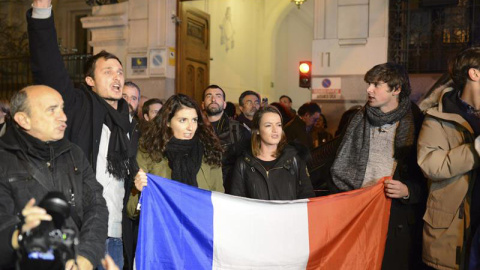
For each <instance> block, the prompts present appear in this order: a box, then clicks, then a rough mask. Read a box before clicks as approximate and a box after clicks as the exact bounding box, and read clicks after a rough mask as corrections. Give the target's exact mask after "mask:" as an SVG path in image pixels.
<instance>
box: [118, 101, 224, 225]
mask: <svg viewBox="0 0 480 270" xmlns="http://www.w3.org/2000/svg"><path fill="white" fill-rule="evenodd" d="M152 121H153V124H152V125H150V126H149V127H148V129H147V130H146V131H145V132H144V134H142V137H141V138H140V142H139V148H138V154H137V162H138V165H139V167H140V168H141V171H140V172H139V173H138V174H137V176H136V177H135V187H136V188H137V190H138V191H142V189H143V188H144V187H145V186H146V185H147V177H146V175H145V173H151V174H155V175H158V176H161V177H164V178H168V179H172V180H175V181H178V182H181V183H184V184H187V185H190V186H195V187H198V188H201V189H205V190H211V191H219V192H224V188H223V179H222V169H221V160H222V148H221V146H220V142H219V140H218V139H217V136H215V133H214V132H213V129H212V127H211V126H210V123H209V122H208V121H207V119H206V118H205V117H203V115H202V112H201V111H200V107H199V106H198V104H197V103H196V102H195V101H194V100H193V99H192V98H190V97H188V96H186V95H183V94H177V95H173V96H171V97H170V98H169V99H168V100H167V102H165V104H164V105H163V107H162V108H161V110H160V112H159V113H158V116H157V117H155V118H154V119H153V120H152ZM137 203H138V194H133V193H132V194H131V195H130V199H129V202H128V206H127V214H128V216H129V217H131V218H134V217H136V216H137V215H138V213H136V212H137V211H136V205H137Z"/></svg>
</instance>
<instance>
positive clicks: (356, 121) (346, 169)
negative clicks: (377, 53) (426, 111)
mask: <svg viewBox="0 0 480 270" xmlns="http://www.w3.org/2000/svg"><path fill="white" fill-rule="evenodd" d="M397 121H400V122H399V124H398V126H397V129H396V132H395V145H394V158H395V159H396V160H398V159H399V158H401V157H404V156H405V155H406V154H408V153H409V151H411V150H412V147H413V146H414V143H415V142H414V141H415V124H414V120H413V113H412V109H411V101H410V100H409V99H404V100H403V101H400V103H399V105H398V107H397V108H396V109H395V110H393V111H390V112H388V113H384V112H382V111H381V110H380V109H379V108H374V107H370V106H369V105H368V104H367V105H365V106H364V107H363V108H362V110H360V111H359V112H357V114H355V116H354V117H353V118H352V120H351V121H350V124H349V125H348V127H347V130H346V131H345V135H344V138H343V141H342V143H341V144H340V146H339V149H338V151H337V156H336V158H335V161H334V163H333V165H332V168H331V170H330V171H331V174H332V180H333V182H334V183H335V185H336V186H337V187H338V189H339V190H340V191H348V190H354V189H358V188H360V187H361V185H362V183H363V180H364V178H365V171H366V168H367V163H368V156H369V149H370V129H371V128H375V127H381V126H383V125H385V124H393V123H396V122H397Z"/></svg>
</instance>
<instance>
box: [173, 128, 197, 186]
mask: <svg viewBox="0 0 480 270" xmlns="http://www.w3.org/2000/svg"><path fill="white" fill-rule="evenodd" d="M165 155H166V157H167V159H168V166H169V167H170V169H172V176H171V178H172V179H173V180H176V181H178V182H180V183H184V184H187V185H190V186H194V187H198V183H197V173H198V171H199V170H200V166H201V165H202V157H203V144H202V143H201V142H200V140H199V139H198V137H197V136H194V137H193V139H191V140H179V139H176V138H175V137H172V139H170V141H169V142H168V143H167V145H166V148H165Z"/></svg>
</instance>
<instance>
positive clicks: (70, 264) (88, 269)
mask: <svg viewBox="0 0 480 270" xmlns="http://www.w3.org/2000/svg"><path fill="white" fill-rule="evenodd" d="M92 269H93V265H92V263H91V262H90V261H89V260H88V259H87V258H85V257H83V256H80V255H78V256H77V265H75V261H74V260H68V261H67V263H66V264H65V270H92Z"/></svg>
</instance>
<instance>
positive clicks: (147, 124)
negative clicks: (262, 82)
mask: <svg viewBox="0 0 480 270" xmlns="http://www.w3.org/2000/svg"><path fill="white" fill-rule="evenodd" d="M27 21H28V36H29V46H30V54H31V64H32V73H33V76H34V79H35V82H36V85H34V86H29V87H26V88H24V89H22V90H20V91H19V92H17V93H16V94H15V95H14V96H13V97H12V99H11V100H10V101H4V100H2V101H0V137H1V138H0V216H1V217H2V223H1V225H0V235H1V238H0V239H2V241H1V243H0V268H1V269H13V268H15V267H19V268H20V269H23V268H25V269H29V267H32V260H34V259H32V258H31V257H30V256H29V254H26V252H25V250H24V247H25V238H26V237H27V236H28V235H30V233H31V232H32V231H35V230H36V229H37V228H39V225H40V224H42V223H43V222H48V221H51V220H52V219H53V217H52V214H51V213H48V212H47V211H46V210H45V209H44V208H42V207H40V206H39V205H38V204H37V203H38V202H40V201H41V200H42V198H44V196H45V195H46V194H48V193H49V192H51V191H59V192H61V193H62V194H63V195H64V196H65V198H66V200H67V202H68V205H69V208H70V212H71V214H70V217H69V218H67V220H66V225H68V226H70V227H72V228H74V229H75V230H76V231H77V232H78V240H79V241H78V245H77V247H76V249H75V254H74V255H73V256H70V257H68V258H65V257H62V256H58V257H61V258H62V259H61V260H53V261H52V260H40V262H39V261H38V260H35V263H34V265H35V266H34V267H35V268H38V269H42V268H44V269H64V268H65V269H82V270H83V269H94V268H97V269H116V267H118V268H119V269H133V268H134V261H135V248H136V235H137V233H138V222H139V213H140V211H141V206H140V205H139V203H138V202H139V197H140V195H141V192H142V190H143V189H144V188H146V187H147V186H148V179H147V173H151V174H155V175H158V176H162V177H164V178H168V179H172V180H174V181H178V182H181V183H184V184H186V185H190V186H194V187H198V188H200V189H205V190H210V191H216V192H222V193H227V194H231V195H235V196H242V197H247V198H253V199H262V200H295V199H303V198H311V197H315V196H316V190H315V189H316V187H317V182H318V181H317V179H314V177H312V176H311V175H310V170H311V168H309V167H310V166H311V162H312V161H311V155H312V154H313V153H321V152H322V151H324V152H326V151H328V153H330V154H329V155H331V163H329V164H325V167H326V168H327V170H328V173H325V176H326V177H325V180H324V181H325V183H324V184H325V186H327V187H328V194H334V193H340V192H346V191H350V190H355V189H360V188H365V187H368V186H371V185H375V184H377V182H378V181H379V179H381V178H383V177H385V176H391V180H387V181H385V182H384V190H385V196H386V197H388V198H391V209H390V220H389V227H388V233H387V240H386V245H385V252H384V256H383V262H382V269H478V268H479V267H480V256H479V255H480V232H478V231H477V228H478V226H479V224H480V199H479V197H480V184H477V183H476V182H477V181H476V179H477V178H478V177H479V174H478V173H477V171H478V167H479V165H480V158H479V153H480V136H479V135H480V134H479V133H480V48H470V49H467V50H464V51H462V52H461V53H459V54H458V56H457V57H456V58H455V59H454V61H452V64H451V67H450V75H451V79H452V80H451V81H450V82H449V83H447V84H446V85H442V86H441V87H439V88H438V89H437V91H434V92H433V93H432V96H433V97H430V98H429V99H425V101H424V104H422V108H426V109H425V110H423V111H421V110H420V109H419V107H418V106H417V105H416V104H415V103H413V102H412V101H410V98H409V96H410V93H411V86H410V81H409V78H408V74H407V72H406V70H405V69H404V68H403V67H402V66H401V65H398V64H394V63H384V64H379V65H376V66H374V67H373V68H371V69H370V70H369V71H368V72H367V73H366V74H365V76H364V80H365V82H366V83H367V87H366V94H367V97H368V100H367V103H366V104H365V105H364V106H361V107H356V108H352V109H350V110H348V111H347V112H346V113H345V114H344V117H342V121H341V125H340V126H339V128H338V130H337V132H336V133H335V136H333V135H332V134H330V133H329V132H327V130H326V128H327V119H326V118H325V116H324V115H323V114H322V110H321V108H320V106H319V105H318V104H317V103H314V102H307V103H305V104H303V105H302V106H300V107H299V108H298V110H297V111H296V110H294V109H293V108H292V99H291V98H290V97H288V96H286V95H282V96H280V97H279V101H278V102H274V103H272V104H267V102H266V101H265V100H263V101H262V99H261V97H260V94H259V93H257V92H255V91H252V90H247V91H245V92H243V93H242V94H241V95H240V96H239V99H238V106H239V109H240V114H238V115H237V114H236V109H235V105H234V104H232V103H230V104H229V102H227V101H226V96H227V93H226V91H225V90H224V89H222V88H221V87H220V86H218V85H210V86H208V87H206V88H205V90H204V91H203V101H202V102H201V104H199V103H197V102H196V101H195V100H194V99H192V98H191V97H189V96H187V95H183V94H175V95H172V96H171V97H169V98H168V99H167V100H166V101H165V102H163V101H162V100H160V99H157V98H153V99H148V98H146V97H144V96H142V95H141V89H140V87H139V86H138V85H137V84H135V83H134V82H131V81H125V77H124V71H123V65H122V63H121V61H120V60H119V59H118V58H117V57H116V56H115V55H113V54H111V53H108V52H106V51H102V52H100V53H98V54H95V55H94V56H92V57H90V58H89V59H88V60H87V62H86V64H85V83H84V84H83V85H81V86H80V88H76V87H75V86H74V84H73V83H72V80H71V79H70V77H69V76H68V74H67V71H66V69H65V67H64V64H63V61H62V58H61V55H60V52H59V49H58V46H57V38H56V31H55V27H54V20H53V15H52V11H51V0H34V1H33V4H32V9H30V10H29V11H28V12H27ZM427 102H428V104H426V103H427ZM232 106H233V107H232ZM312 183H313V184H312ZM317 195H318V193H317ZM106 254H108V256H107V257H106V258H105V260H102V259H103V258H104V257H105V255H106ZM57 255H58V254H57Z"/></svg>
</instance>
